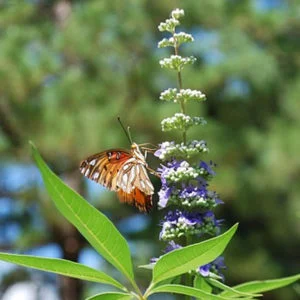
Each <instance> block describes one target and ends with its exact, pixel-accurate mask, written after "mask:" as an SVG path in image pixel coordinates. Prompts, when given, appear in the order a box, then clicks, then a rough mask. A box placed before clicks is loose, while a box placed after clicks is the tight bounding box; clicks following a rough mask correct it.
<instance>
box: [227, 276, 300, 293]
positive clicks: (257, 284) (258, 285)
mask: <svg viewBox="0 0 300 300" xmlns="http://www.w3.org/2000/svg"><path fill="white" fill-rule="evenodd" d="M299 279H300V274H297V275H294V276H289V277H285V278H279V279H271V280H261V281H250V282H246V283H242V284H239V285H237V286H234V287H233V289H234V290H235V291H240V292H245V293H263V292H267V291H271V290H275V289H279V288H281V287H284V286H286V285H289V284H291V283H293V282H295V281H297V280H299ZM221 295H223V296H225V295H226V296H232V295H234V293H233V292H232V291H228V290H227V291H224V292H222V293H221Z"/></svg>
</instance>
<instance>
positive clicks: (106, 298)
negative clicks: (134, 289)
mask: <svg viewBox="0 0 300 300" xmlns="http://www.w3.org/2000/svg"><path fill="white" fill-rule="evenodd" d="M131 299H134V297H133V295H131V294H126V293H114V292H107V293H102V294H97V295H95V296H92V297H89V298H87V299H86V300H131Z"/></svg>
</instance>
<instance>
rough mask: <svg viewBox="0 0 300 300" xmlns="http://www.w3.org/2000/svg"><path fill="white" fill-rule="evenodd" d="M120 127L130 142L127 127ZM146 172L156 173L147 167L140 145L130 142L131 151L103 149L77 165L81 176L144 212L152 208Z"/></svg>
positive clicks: (149, 182) (150, 184) (149, 185)
mask: <svg viewBox="0 0 300 300" xmlns="http://www.w3.org/2000/svg"><path fill="white" fill-rule="evenodd" d="M119 122H120V123H121V121H120V120H119ZM121 126H122V128H123V129H124V131H125V133H126V135H127V137H128V138H129V140H130V141H131V137H130V134H129V128H128V132H126V130H125V128H124V126H123V124H122V123H121ZM147 169H149V170H150V171H152V172H153V173H155V172H154V171H153V170H151V169H150V168H149V167H148V164H147V162H146V158H145V156H144V155H143V153H142V152H141V150H140V148H139V146H138V145H137V144H136V143H132V142H131V150H130V151H127V150H122V149H110V150H106V151H103V152H100V153H97V154H94V155H92V156H89V157H88V158H87V159H85V160H84V161H82V162H81V164H80V171H81V173H82V174H83V175H84V176H86V177H87V178H89V179H92V180H94V181H96V182H98V183H100V184H102V185H104V186H105V187H107V188H108V189H110V190H111V191H116V192H117V195H118V197H119V200H120V201H121V202H125V203H128V204H131V205H134V206H136V207H137V208H138V209H139V210H140V211H144V212H149V210H150V209H151V207H152V195H153V193H154V187H153V185H152V183H151V181H150V179H149V176H148V174H147ZM156 175H157V174H156Z"/></svg>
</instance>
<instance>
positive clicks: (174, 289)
mask: <svg viewBox="0 0 300 300" xmlns="http://www.w3.org/2000/svg"><path fill="white" fill-rule="evenodd" d="M155 293H174V294H182V295H187V296H191V297H196V298H201V299H205V300H215V299H223V300H224V299H230V298H227V297H223V296H218V295H212V294H210V293H207V292H204V291H201V290H199V289H196V288H193V287H188V286H185V285H180V284H166V285H160V286H158V287H155V288H153V289H151V291H150V292H149V293H148V296H149V295H152V294H155Z"/></svg>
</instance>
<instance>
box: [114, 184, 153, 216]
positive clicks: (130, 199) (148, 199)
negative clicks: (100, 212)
mask: <svg viewBox="0 0 300 300" xmlns="http://www.w3.org/2000/svg"><path fill="white" fill-rule="evenodd" d="M117 194H118V198H119V200H120V201H121V202H124V203H128V204H130V205H134V206H135V207H137V208H138V209H139V210H140V211H143V212H149V211H150V210H151V208H152V195H146V194H145V193H143V192H142V191H141V190H139V189H138V188H134V189H133V190H132V191H131V193H129V194H128V193H126V192H124V191H123V190H122V189H120V190H119V191H118V192H117Z"/></svg>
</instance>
